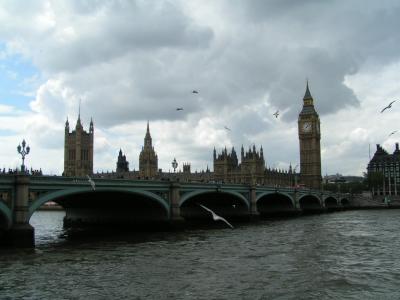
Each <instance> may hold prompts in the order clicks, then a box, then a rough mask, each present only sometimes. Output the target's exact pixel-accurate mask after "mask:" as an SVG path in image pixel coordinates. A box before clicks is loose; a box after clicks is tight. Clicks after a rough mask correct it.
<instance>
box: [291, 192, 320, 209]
mask: <svg viewBox="0 0 400 300" xmlns="http://www.w3.org/2000/svg"><path fill="white" fill-rule="evenodd" d="M297 201H298V203H299V208H300V209H301V210H302V212H303V213H318V212H321V211H322V209H323V206H322V205H323V204H322V202H321V199H320V198H319V197H318V196H315V195H313V194H305V195H302V196H300V197H299V198H298V200H297Z"/></svg>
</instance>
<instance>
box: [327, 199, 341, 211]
mask: <svg viewBox="0 0 400 300" xmlns="http://www.w3.org/2000/svg"><path fill="white" fill-rule="evenodd" d="M324 206H325V208H326V209H327V210H335V209H337V208H339V207H340V204H339V202H338V200H337V199H336V198H335V197H333V196H326V197H324Z"/></svg>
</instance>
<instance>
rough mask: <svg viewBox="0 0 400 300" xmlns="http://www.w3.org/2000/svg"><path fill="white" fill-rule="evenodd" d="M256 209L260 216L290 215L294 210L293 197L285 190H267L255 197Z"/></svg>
mask: <svg viewBox="0 0 400 300" xmlns="http://www.w3.org/2000/svg"><path fill="white" fill-rule="evenodd" d="M256 205H257V211H258V212H259V214H260V215H261V216H280V215H283V216H284V215H291V214H294V213H295V212H296V211H297V210H296V203H295V200H294V199H293V197H292V196H291V195H290V194H288V193H285V192H279V191H267V192H262V193H260V194H258V195H257V197H256Z"/></svg>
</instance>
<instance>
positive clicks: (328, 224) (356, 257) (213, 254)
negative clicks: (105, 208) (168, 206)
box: [0, 209, 400, 300]
mask: <svg viewBox="0 0 400 300" xmlns="http://www.w3.org/2000/svg"><path fill="white" fill-rule="evenodd" d="M63 216H64V213H63V212H46V211H42V212H37V213H35V214H34V215H33V217H32V219H31V224H32V225H33V226H34V227H35V228H36V248H35V249H34V250H15V249H14V250H13V249H0V299H251V300H254V299H400V289H399V288H398V283H399V282H400V233H399V231H400V210H395V209H393V210H364V211H361V210H360V211H346V212H338V213H331V214H321V215H312V216H302V217H298V218H290V219H278V220H267V221H260V222H257V223H247V224H241V225H239V226H238V227H236V228H235V229H234V230H232V229H229V228H223V227H221V228H210V229H190V230H185V231H179V232H165V233H142V234H139V233H130V234H128V233H125V234H122V235H118V236H105V237H104V236H102V237H99V236H96V237H85V235H83V236H80V237H79V238H71V237H70V236H69V233H68V232H66V231H64V230H63V227H62V219H63ZM234 225H237V224H234Z"/></svg>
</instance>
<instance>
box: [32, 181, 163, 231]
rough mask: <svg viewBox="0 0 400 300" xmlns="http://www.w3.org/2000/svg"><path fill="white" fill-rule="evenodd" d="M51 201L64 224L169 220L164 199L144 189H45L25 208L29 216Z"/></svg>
mask: <svg viewBox="0 0 400 300" xmlns="http://www.w3.org/2000/svg"><path fill="white" fill-rule="evenodd" d="M49 201H53V202H56V203H57V204H59V205H61V206H62V207H63V208H64V209H65V212H66V216H65V218H64V225H66V226H68V225H109V224H113V225H116V224H117V225H118V224H121V225H122V224H124V225H126V224H141V223H154V224H155V223H157V222H165V221H167V220H169V216H170V209H169V205H168V202H167V200H165V199H163V198H161V197H160V196H158V195H156V194H153V193H151V192H148V191H141V190H136V189H129V188H126V189H123V188H97V189H96V191H93V190H91V189H90V188H87V187H84V188H74V189H68V190H58V191H55V192H50V193H46V194H45V195H43V196H41V197H39V198H38V199H36V200H35V201H34V202H33V203H32V204H31V206H30V208H29V218H30V217H31V216H32V214H33V213H34V212H35V211H36V210H37V209H38V208H39V207H40V206H42V205H43V204H44V203H46V202H49Z"/></svg>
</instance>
